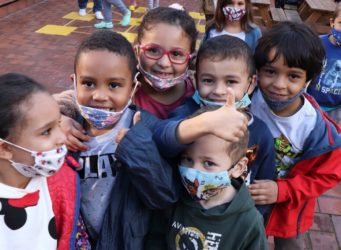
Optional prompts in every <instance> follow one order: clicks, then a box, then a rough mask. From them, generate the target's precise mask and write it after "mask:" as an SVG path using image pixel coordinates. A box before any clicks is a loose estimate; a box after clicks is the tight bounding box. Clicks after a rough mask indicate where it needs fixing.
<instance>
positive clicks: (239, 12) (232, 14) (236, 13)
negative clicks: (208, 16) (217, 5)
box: [223, 7, 246, 22]
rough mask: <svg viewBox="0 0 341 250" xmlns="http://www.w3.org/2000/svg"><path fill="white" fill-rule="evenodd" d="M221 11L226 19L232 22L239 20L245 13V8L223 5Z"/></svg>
mask: <svg viewBox="0 0 341 250" xmlns="http://www.w3.org/2000/svg"><path fill="white" fill-rule="evenodd" d="M223 13H224V15H225V17H226V18H227V20H229V21H231V22H233V21H239V20H240V19H241V18H242V17H243V16H244V15H245V13H246V10H245V9H239V8H234V7H223Z"/></svg>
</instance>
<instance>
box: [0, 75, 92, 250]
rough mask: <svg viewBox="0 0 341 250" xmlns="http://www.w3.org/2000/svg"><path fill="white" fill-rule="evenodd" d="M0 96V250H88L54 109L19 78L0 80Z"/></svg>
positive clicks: (39, 88) (45, 97) (41, 91)
mask: <svg viewBox="0 0 341 250" xmlns="http://www.w3.org/2000/svg"><path fill="white" fill-rule="evenodd" d="M0 91H1V93H2V97H1V99H0V116H1V120H0V165H1V167H0V232H1V233H0V248H1V249H33V250H36V249H60V250H66V249H89V244H88V242H87V238H86V234H85V231H84V230H83V231H82V229H84V225H83V223H82V221H81V219H80V217H79V180H78V178H77V175H76V173H75V172H74V171H73V170H72V169H71V168H69V167H68V163H71V162H73V163H75V162H74V160H72V159H71V158H70V157H68V160H67V161H65V162H64V160H65V155H66V153H67V149H66V147H65V144H64V143H65V139H66V138H65V135H64V134H63V132H62V131H61V129H60V127H59V121H60V112H59V108H58V104H57V103H56V101H55V100H54V99H53V98H52V96H51V95H50V94H49V93H48V92H47V90H46V89H45V88H44V87H43V86H42V85H40V84H38V83H37V82H35V81H34V80H32V79H30V78H28V77H26V76H23V75H19V74H5V75H1V76H0ZM76 238H77V239H76Z"/></svg>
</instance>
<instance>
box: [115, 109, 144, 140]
mask: <svg viewBox="0 0 341 250" xmlns="http://www.w3.org/2000/svg"><path fill="white" fill-rule="evenodd" d="M140 120H141V112H140V111H137V112H136V113H135V114H134V117H133V125H136V123H138V122H139V121H140ZM128 131H129V128H122V129H121V130H120V131H118V133H117V135H116V137H115V142H116V143H117V144H119V143H120V142H121V141H122V139H123V137H124V136H125V135H126V133H127V132H128Z"/></svg>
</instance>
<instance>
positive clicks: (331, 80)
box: [308, 4, 341, 125]
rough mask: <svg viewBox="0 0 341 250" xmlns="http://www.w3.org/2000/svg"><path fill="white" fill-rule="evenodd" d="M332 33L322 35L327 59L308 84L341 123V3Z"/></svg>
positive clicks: (310, 91)
mask: <svg viewBox="0 0 341 250" xmlns="http://www.w3.org/2000/svg"><path fill="white" fill-rule="evenodd" d="M330 26H331V34H328V35H324V36H321V41H322V43H323V45H324V48H325V50H326V61H325V63H324V65H323V69H322V73H321V74H320V75H318V76H317V77H315V78H314V79H313V80H312V81H311V83H310V84H309V86H308V93H309V94H311V95H312V96H313V97H314V98H315V99H316V101H317V102H318V103H319V104H320V107H321V108H322V110H324V111H326V112H327V113H328V115H329V116H330V117H331V118H332V119H333V120H335V121H336V122H337V123H338V124H339V125H340V124H341V74H340V69H341V4H338V5H337V8H336V10H335V13H334V16H333V17H332V18H331V19H330Z"/></svg>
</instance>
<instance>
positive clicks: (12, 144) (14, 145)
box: [0, 138, 33, 156]
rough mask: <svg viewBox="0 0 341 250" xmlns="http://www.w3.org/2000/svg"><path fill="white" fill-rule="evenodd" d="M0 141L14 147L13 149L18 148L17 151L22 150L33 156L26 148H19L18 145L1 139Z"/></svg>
mask: <svg viewBox="0 0 341 250" xmlns="http://www.w3.org/2000/svg"><path fill="white" fill-rule="evenodd" d="M0 141H3V142H4V143H7V144H9V145H11V146H13V147H15V148H19V149H21V150H24V151H25V152H27V153H30V154H31V155H32V156H33V152H32V151H31V150H28V149H26V148H23V147H21V146H19V145H16V144H14V143H12V142H9V141H6V140H4V139H1V138H0Z"/></svg>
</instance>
